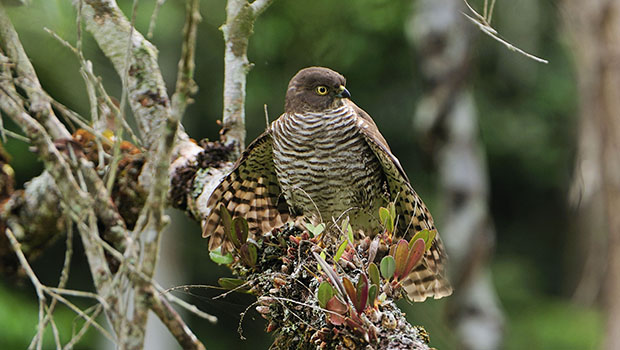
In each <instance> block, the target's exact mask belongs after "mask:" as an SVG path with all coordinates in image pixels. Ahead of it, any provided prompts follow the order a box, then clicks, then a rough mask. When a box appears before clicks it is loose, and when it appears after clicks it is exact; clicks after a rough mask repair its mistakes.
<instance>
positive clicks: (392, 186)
mask: <svg viewBox="0 0 620 350" xmlns="http://www.w3.org/2000/svg"><path fill="white" fill-rule="evenodd" d="M348 103H350V104H351V105H353V108H354V109H355V111H356V112H357V114H358V116H359V117H360V122H359V123H358V125H359V128H360V132H361V133H362V135H364V137H365V139H366V141H367V142H368V144H369V145H370V147H371V149H372V150H373V152H374V153H375V155H376V156H377V159H378V160H379V162H380V163H381V165H382V167H383V171H384V173H385V175H386V179H387V184H388V189H389V192H390V197H391V200H393V201H395V207H396V213H397V215H398V216H399V221H400V224H399V227H398V228H397V233H398V234H400V235H401V236H403V237H405V238H407V239H409V238H411V237H412V236H413V235H414V234H415V233H416V232H418V231H421V230H425V229H426V230H434V229H435V224H434V222H433V217H432V216H431V214H430V212H429V211H428V209H427V208H426V205H424V202H422V199H421V198H420V197H419V196H418V194H417V193H416V192H415V190H414V189H413V187H411V184H410V183H409V179H408V178H407V175H406V174H405V171H404V170H403V168H402V166H401V165H400V162H399V161H398V159H397V158H396V157H395V156H394V155H393V154H392V152H391V151H390V148H389V147H388V145H387V142H386V141H385V139H384V138H383V136H382V135H381V133H380V132H379V129H378V128H377V126H376V124H375V123H374V122H373V121H372V119H371V118H370V116H369V115H368V114H367V113H366V112H364V110H362V109H361V108H359V107H357V106H356V105H355V104H354V103H353V102H350V101H349V102H348ZM445 261H446V254H445V253H444V247H443V243H442V242H441V238H440V237H439V234H437V236H436V237H435V240H434V242H433V244H432V246H431V248H430V249H429V250H428V251H427V252H426V253H425V254H424V258H423V260H422V263H421V264H420V265H418V267H417V268H416V269H414V271H413V272H411V273H410V274H409V276H408V277H407V278H406V279H405V280H404V281H403V286H404V288H405V291H406V292H407V296H408V297H409V299H411V300H413V301H424V300H425V299H426V298H427V297H431V296H432V297H434V298H435V299H438V298H441V297H444V296H448V295H450V294H452V287H451V286H450V282H449V281H448V280H447V278H446V273H445V268H444V263H445Z"/></svg>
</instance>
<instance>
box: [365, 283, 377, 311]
mask: <svg viewBox="0 0 620 350" xmlns="http://www.w3.org/2000/svg"><path fill="white" fill-rule="evenodd" d="M378 290H379V288H378V287H377V285H376V284H373V285H371V286H370V288H368V305H370V306H372V307H374V306H375V299H376V298H377V291H378Z"/></svg>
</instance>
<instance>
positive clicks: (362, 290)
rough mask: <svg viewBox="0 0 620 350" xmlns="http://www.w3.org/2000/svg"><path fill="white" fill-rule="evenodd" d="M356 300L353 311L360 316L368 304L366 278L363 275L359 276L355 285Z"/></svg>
mask: <svg viewBox="0 0 620 350" xmlns="http://www.w3.org/2000/svg"><path fill="white" fill-rule="evenodd" d="M355 289H356V292H357V293H356V296H357V300H355V310H357V313H358V314H360V313H362V312H363V311H364V309H365V308H366V303H367V302H368V278H366V275H364V274H363V273H362V274H361V275H360V277H359V279H358V280H357V285H356V286H355Z"/></svg>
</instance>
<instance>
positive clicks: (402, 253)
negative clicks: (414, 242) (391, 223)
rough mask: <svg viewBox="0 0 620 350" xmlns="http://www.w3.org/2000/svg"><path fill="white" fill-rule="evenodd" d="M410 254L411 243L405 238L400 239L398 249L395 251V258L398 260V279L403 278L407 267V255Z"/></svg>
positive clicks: (396, 273) (396, 275) (395, 274)
mask: <svg viewBox="0 0 620 350" xmlns="http://www.w3.org/2000/svg"><path fill="white" fill-rule="evenodd" d="M408 256H409V244H408V243H407V241H405V240H404V239H401V240H400V241H398V243H397V245H396V251H395V252H394V260H395V261H396V271H395V272H394V277H395V278H396V279H401V278H403V274H404V273H405V268H406V267H407V257H408Z"/></svg>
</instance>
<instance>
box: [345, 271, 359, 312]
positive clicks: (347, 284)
mask: <svg viewBox="0 0 620 350" xmlns="http://www.w3.org/2000/svg"><path fill="white" fill-rule="evenodd" d="M342 284H343V285H344V290H346V291H347V295H348V296H349V300H351V303H352V304H353V306H355V300H356V299H357V292H356V291H355V287H353V282H351V280H349V279H348V278H346V277H343V278H342Z"/></svg>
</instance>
